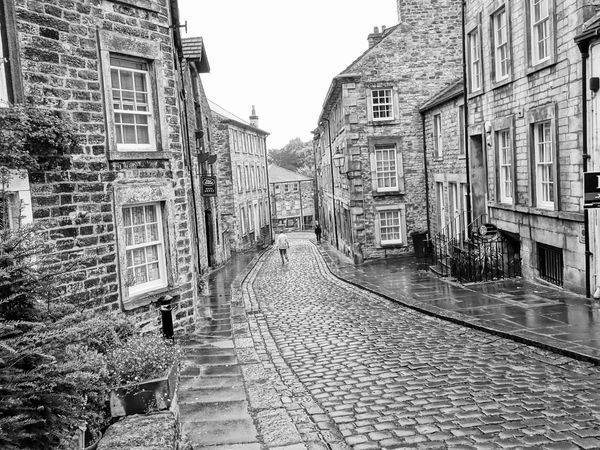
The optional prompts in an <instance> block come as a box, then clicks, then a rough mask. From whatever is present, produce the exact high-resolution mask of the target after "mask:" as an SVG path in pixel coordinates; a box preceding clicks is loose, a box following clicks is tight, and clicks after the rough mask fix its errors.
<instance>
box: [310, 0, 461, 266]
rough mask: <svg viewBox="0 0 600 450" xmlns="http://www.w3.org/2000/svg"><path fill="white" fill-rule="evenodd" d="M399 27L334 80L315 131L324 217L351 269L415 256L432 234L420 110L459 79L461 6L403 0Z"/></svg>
mask: <svg viewBox="0 0 600 450" xmlns="http://www.w3.org/2000/svg"><path fill="white" fill-rule="evenodd" d="M398 11H399V22H400V23H399V24H398V25H396V26H394V27H391V28H389V29H385V28H384V29H382V30H381V31H380V30H379V29H378V28H375V30H374V32H373V33H372V34H370V35H369V36H368V42H369V48H368V49H367V50H366V51H365V52H364V53H363V54H362V55H360V56H359V57H358V58H357V59H356V60H355V61H354V62H352V63H351V64H350V66H349V67H348V68H346V69H345V70H344V71H342V72H341V73H340V74H339V75H338V76H336V77H335V78H334V79H333V81H332V83H331V86H330V88H329V91H328V92H327V95H326V97H325V101H324V103H323V109H322V111H321V114H320V116H319V121H318V123H319V127H318V128H317V130H315V140H314V143H315V144H316V145H315V153H316V159H317V161H316V166H317V167H316V170H317V185H318V189H319V208H321V210H320V211H319V217H320V218H321V221H322V222H323V227H324V229H325V230H329V236H330V239H331V240H332V242H333V244H334V245H337V247H338V248H339V249H340V250H341V251H343V252H344V253H345V254H347V255H348V256H350V257H352V258H353V259H354V261H355V262H361V261H363V260H366V259H372V258H382V257H387V256H389V255H397V254H402V253H406V252H411V251H412V239H411V238H410V235H411V233H412V232H414V231H418V232H421V231H426V230H427V220H426V216H427V214H426V211H427V209H426V201H427V199H426V193H425V171H424V166H423V134H422V125H423V124H422V119H421V115H420V114H419V107H420V106H422V105H423V104H424V103H425V102H426V101H427V100H428V99H429V98H430V97H431V95H432V93H435V92H438V91H439V90H440V89H442V88H443V87H445V86H447V85H448V84H449V83H450V82H452V81H453V80H455V79H457V78H458V77H460V74H461V70H462V51H461V45H462V41H461V33H460V26H459V24H460V13H461V1H460V0H441V1H435V0H403V1H399V2H398Z"/></svg>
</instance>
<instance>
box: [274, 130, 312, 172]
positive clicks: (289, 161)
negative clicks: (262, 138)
mask: <svg viewBox="0 0 600 450" xmlns="http://www.w3.org/2000/svg"><path fill="white" fill-rule="evenodd" d="M269 163H270V164H275V165H278V166H280V167H283V168H284V169H288V170H291V171H293V172H299V173H301V174H303V175H306V176H309V177H312V176H313V175H314V155H313V146H312V142H302V140H301V139H300V138H295V139H292V140H290V141H289V142H288V143H287V144H286V145H285V146H284V147H283V148H281V149H271V150H269Z"/></svg>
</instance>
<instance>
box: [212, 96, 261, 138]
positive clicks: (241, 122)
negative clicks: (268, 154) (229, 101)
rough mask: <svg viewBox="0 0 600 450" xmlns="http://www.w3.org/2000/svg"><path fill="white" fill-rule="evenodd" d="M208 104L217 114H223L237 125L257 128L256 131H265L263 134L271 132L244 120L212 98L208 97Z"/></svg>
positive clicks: (222, 115)
mask: <svg viewBox="0 0 600 450" xmlns="http://www.w3.org/2000/svg"><path fill="white" fill-rule="evenodd" d="M208 106H209V107H210V110H211V111H212V112H214V113H215V114H218V115H219V116H221V117H222V118H223V119H225V120H229V121H232V122H235V123H236V124H237V125H240V126H242V127H244V128H249V129H253V130H256V131H258V132H260V133H263V134H269V133H268V132H266V131H265V130H261V129H260V128H256V127H255V126H253V125H251V124H250V122H248V121H247V120H244V119H242V118H241V117H238V116H236V115H235V114H233V113H232V112H230V111H227V110H226V109H225V108H223V107H222V106H219V105H217V104H216V103H215V102H213V101H212V100H210V99H208Z"/></svg>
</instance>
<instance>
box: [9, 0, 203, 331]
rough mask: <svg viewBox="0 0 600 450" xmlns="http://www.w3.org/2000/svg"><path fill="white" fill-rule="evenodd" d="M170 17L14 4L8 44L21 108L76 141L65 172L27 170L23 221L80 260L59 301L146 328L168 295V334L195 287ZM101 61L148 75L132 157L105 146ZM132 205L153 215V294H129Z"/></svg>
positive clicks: (144, 7)
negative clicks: (158, 262)
mask: <svg viewBox="0 0 600 450" xmlns="http://www.w3.org/2000/svg"><path fill="white" fill-rule="evenodd" d="M174 12H176V4H175V3H174V2H170V1H167V0H121V1H111V0H80V1H74V2H64V1H54V0H28V1H24V0H17V1H16V2H15V8H14V13H15V14H14V15H15V23H16V35H14V36H12V38H13V39H15V40H16V42H17V44H18V48H19V59H20V65H21V68H22V80H21V81H22V88H23V92H22V94H23V95H22V97H23V98H24V101H25V103H26V104H31V105H36V106H38V107H40V108H49V109H52V110H54V111H58V112H60V114H61V115H63V116H64V117H66V118H68V119H70V120H72V121H73V122H74V123H75V124H76V127H77V130H78V133H79V138H80V141H81V152H80V153H77V154H73V155H70V159H71V167H70V169H69V170H64V171H56V172H47V173H31V174H30V185H31V195H32V207H33V217H34V220H35V221H36V222H39V223H42V224H43V225H44V226H45V227H46V228H47V230H48V237H49V239H50V240H51V241H53V242H54V243H55V244H56V245H57V248H58V249H59V252H60V256H61V257H62V258H63V259H65V260H66V259H69V258H72V257H73V256H75V255H77V256H86V257H88V258H89V259H88V262H87V263H86V265H85V267H80V268H78V270H75V271H73V272H72V273H71V277H70V281H69V282H68V283H67V284H65V285H64V286H62V289H61V294H62V295H63V296H64V297H68V298H69V299H70V300H71V301H74V302H77V303H79V304H81V305H86V306H87V307H89V308H93V309H99V310H116V309H121V310H123V311H124V312H125V313H127V314H135V315H136V316H138V317H139V319H140V323H141V324H142V325H145V326H146V327H148V328H154V327H158V326H159V311H158V309H157V300H158V299H159V298H161V297H163V296H165V295H168V296H171V297H172V298H173V300H172V304H173V305H174V313H173V316H174V319H175V325H176V327H178V328H190V327H191V326H192V325H193V301H194V299H195V297H196V286H197V271H196V270H194V269H195V262H194V261H195V260H196V255H195V253H194V248H197V247H198V246H197V243H195V242H194V241H195V236H194V233H192V232H191V228H190V223H191V222H190V214H192V212H191V210H190V205H191V203H190V202H191V200H190V186H191V184H190V170H189V161H188V160H187V157H186V155H185V149H184V145H183V144H184V142H183V141H184V139H185V138H186V137H185V136H183V135H182V126H181V121H180V114H181V109H180V103H179V100H178V77H177V72H178V70H179V67H178V66H177V65H176V64H175V62H174V60H175V58H174V54H175V50H176V49H175V43H174V36H173V33H174V32H173V29H177V26H175V27H174V28H173V23H172V20H171V19H172V17H174V16H175V14H174ZM113 56H119V57H125V58H135V62H134V63H131V62H128V63H126V64H136V67H140V66H142V65H143V67H145V68H144V69H143V70H146V71H147V72H148V73H149V74H150V75H149V76H148V80H149V82H148V85H147V88H148V94H147V95H148V97H147V101H148V103H149V104H150V106H149V107H150V108H151V110H152V116H151V119H150V121H151V124H152V125H151V128H150V130H151V131H150V133H149V134H150V136H152V137H151V141H152V145H149V146H147V147H145V148H144V149H143V151H139V149H133V150H135V151H129V150H132V149H130V148H128V149H127V150H124V147H123V146H122V147H119V144H118V143H117V141H118V138H117V137H116V127H115V124H114V122H115V116H114V112H113V108H114V107H115V106H114V104H113V103H112V96H113V94H112V93H111V86H112V88H114V86H113V85H112V84H111V83H115V81H114V78H112V79H111V77H114V74H111V67H110V65H111V58H112V57H113ZM128 61H129V60H128ZM123 83H125V81H123ZM123 86H124V87H123V89H124V90H125V89H126V87H125V85H123ZM138 87H139V85H138ZM140 89H141V88H140ZM123 95H126V94H123ZM123 98H125V97H123ZM138 98H139V97H138ZM140 139H141V138H140ZM140 204H154V205H157V206H156V208H158V210H159V211H160V215H161V216H162V222H161V223H160V224H159V226H160V229H161V233H162V235H163V241H162V244H161V245H160V246H159V247H157V248H158V250H159V252H160V253H161V255H164V259H163V260H164V267H161V268H160V269H159V270H160V276H161V279H164V280H165V286H161V287H160V288H158V289H152V288H149V289H148V290H145V291H144V292H143V293H141V294H138V293H136V294H133V292H136V291H134V290H133V288H132V286H131V282H132V281H131V278H130V276H129V275H128V273H127V264H129V263H128V256H127V253H126V250H125V247H126V239H127V238H126V236H125V234H126V233H125V232H124V221H127V218H126V217H125V215H126V209H125V208H127V207H128V206H129V205H140ZM147 214H148V213H147ZM147 220H150V219H148V218H147ZM136 239H137V238H136ZM136 280H138V281H135V283H138V282H139V279H138V278H136Z"/></svg>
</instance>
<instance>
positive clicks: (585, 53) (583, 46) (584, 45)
mask: <svg viewBox="0 0 600 450" xmlns="http://www.w3.org/2000/svg"><path fill="white" fill-rule="evenodd" d="M578 45H579V50H580V51H581V60H582V65H581V101H582V103H583V108H582V110H581V111H582V112H581V120H582V122H583V127H582V130H581V136H582V140H583V155H582V157H583V173H585V172H587V170H588V160H589V159H590V155H589V153H588V124H587V84H586V83H587V59H588V57H589V42H588V41H587V40H586V41H583V42H578ZM583 235H584V237H583V238H584V240H585V296H586V297H587V298H590V297H591V291H592V289H591V286H590V272H591V257H592V253H591V252H590V229H589V212H588V209H587V208H585V207H584V208H583Z"/></svg>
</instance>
